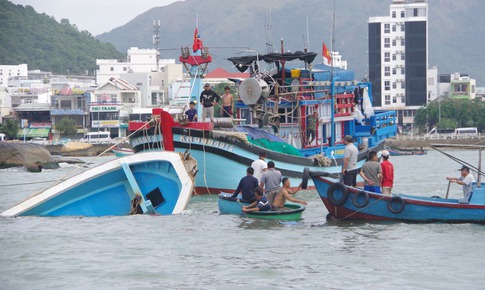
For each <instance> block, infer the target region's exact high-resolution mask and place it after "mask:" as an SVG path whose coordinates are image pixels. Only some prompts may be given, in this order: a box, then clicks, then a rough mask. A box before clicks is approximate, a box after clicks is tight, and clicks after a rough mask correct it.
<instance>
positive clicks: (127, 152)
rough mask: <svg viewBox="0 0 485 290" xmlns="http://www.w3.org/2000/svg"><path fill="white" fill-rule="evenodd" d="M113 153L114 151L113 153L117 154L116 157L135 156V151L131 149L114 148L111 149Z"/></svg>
mask: <svg viewBox="0 0 485 290" xmlns="http://www.w3.org/2000/svg"><path fill="white" fill-rule="evenodd" d="M111 151H113V153H114V154H115V156H116V157H125V156H129V155H133V154H135V152H134V151H133V149H130V148H121V147H120V148H113V149H111Z"/></svg>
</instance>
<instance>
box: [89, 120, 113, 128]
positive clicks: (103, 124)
mask: <svg viewBox="0 0 485 290" xmlns="http://www.w3.org/2000/svg"><path fill="white" fill-rule="evenodd" d="M119 126H120V121H118V120H99V121H91V127H92V128H118V127H119Z"/></svg>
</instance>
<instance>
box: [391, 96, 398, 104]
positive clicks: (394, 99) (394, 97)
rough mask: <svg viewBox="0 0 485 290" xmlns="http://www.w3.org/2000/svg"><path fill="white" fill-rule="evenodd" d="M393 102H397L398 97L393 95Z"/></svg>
mask: <svg viewBox="0 0 485 290" xmlns="http://www.w3.org/2000/svg"><path fill="white" fill-rule="evenodd" d="M392 103H393V104H395V103H397V97H396V96H393V97H392Z"/></svg>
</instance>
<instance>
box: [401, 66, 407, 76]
mask: <svg viewBox="0 0 485 290" xmlns="http://www.w3.org/2000/svg"><path fill="white" fill-rule="evenodd" d="M401 74H402V75H404V74H406V71H405V70H404V68H403V67H402V68H401Z"/></svg>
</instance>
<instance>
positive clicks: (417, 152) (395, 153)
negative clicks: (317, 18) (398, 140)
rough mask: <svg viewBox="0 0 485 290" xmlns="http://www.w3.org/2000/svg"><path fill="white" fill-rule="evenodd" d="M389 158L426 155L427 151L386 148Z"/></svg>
mask: <svg viewBox="0 0 485 290" xmlns="http://www.w3.org/2000/svg"><path fill="white" fill-rule="evenodd" d="M387 151H389V154H390V155H391V156H408V155H426V154H428V151H426V150H424V149H423V148H421V149H400V148H387Z"/></svg>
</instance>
